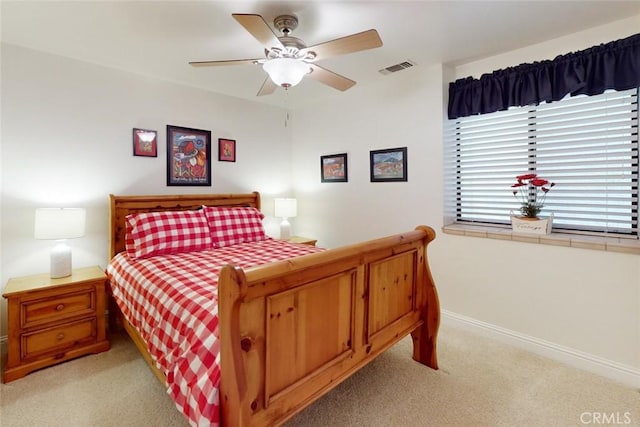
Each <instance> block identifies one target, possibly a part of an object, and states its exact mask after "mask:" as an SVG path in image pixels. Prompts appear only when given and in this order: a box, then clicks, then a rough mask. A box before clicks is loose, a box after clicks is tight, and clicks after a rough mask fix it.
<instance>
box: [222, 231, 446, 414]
mask: <svg viewBox="0 0 640 427" xmlns="http://www.w3.org/2000/svg"><path fill="white" fill-rule="evenodd" d="M434 238H435V232H434V230H433V229H432V228H430V227H426V226H419V227H417V228H416V229H415V230H414V231H410V232H407V233H402V234H397V235H394V236H390V237H386V238H382V239H376V240H372V241H369V242H364V243H359V244H355V245H351V246H345V247H342V248H337V249H331V250H328V251H324V252H320V253H316V254H311V255H306V256H303V257H299V258H294V259H291V260H286V261H281V262H277V263H273V264H268V265H265V266H260V267H255V268H252V269H247V270H245V271H243V270H242V269H239V268H237V267H234V266H226V267H224V268H223V270H222V272H221V274H220V277H219V282H218V286H219V287H218V298H219V316H220V329H219V330H220V331H221V332H220V334H221V337H220V338H221V340H220V341H221V372H222V378H221V384H220V390H221V395H220V400H221V405H222V421H223V423H224V425H229V426H249V425H251V426H255V425H278V424H282V423H283V422H285V421H286V420H288V419H289V418H291V417H292V416H293V415H295V414H296V413H297V412H299V411H301V410H302V409H304V408H305V407H306V406H308V405H309V404H310V403H312V402H313V401H314V400H316V399H318V398H319V397H320V396H322V395H324V394H325V393H327V392H328V391H329V390H331V389H332V388H333V387H335V386H336V385H338V384H339V383H340V382H342V381H343V380H344V379H346V378H347V377H348V376H349V375H351V374H352V373H354V372H355V371H357V370H358V369H360V368H361V367H362V366H364V365H366V364H367V363H368V362H369V361H370V360H372V359H373V358H375V357H376V356H377V355H379V354H380V353H381V352H383V351H385V350H386V349H388V348H389V347H391V346H392V345H393V344H395V343H396V342H398V341H399V340H400V339H402V338H403V337H405V336H407V335H408V334H411V335H412V339H413V358H414V359H415V360H417V361H418V362H420V363H422V364H425V365H427V366H429V367H431V368H433V369H438V362H437V356H436V338H437V333H438V326H439V323H440V308H439V302H438V296H437V292H436V288H435V285H434V282H433V278H432V276H431V272H430V269H429V264H428V260H427V245H428V244H429V242H431V241H432V240H433V239H434Z"/></svg>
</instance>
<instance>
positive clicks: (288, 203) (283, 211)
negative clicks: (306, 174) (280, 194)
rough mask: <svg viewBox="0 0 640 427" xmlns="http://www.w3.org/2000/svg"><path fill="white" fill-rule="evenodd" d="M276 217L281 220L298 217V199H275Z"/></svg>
mask: <svg viewBox="0 0 640 427" xmlns="http://www.w3.org/2000/svg"><path fill="white" fill-rule="evenodd" d="M274 215H275V216H276V217H279V218H294V217H296V216H297V215H298V201H297V200H296V199H275V209H274Z"/></svg>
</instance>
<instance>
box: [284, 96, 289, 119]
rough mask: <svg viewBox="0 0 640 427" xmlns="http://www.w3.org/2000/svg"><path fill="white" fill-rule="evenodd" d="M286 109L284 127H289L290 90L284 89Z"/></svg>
mask: <svg viewBox="0 0 640 427" xmlns="http://www.w3.org/2000/svg"><path fill="white" fill-rule="evenodd" d="M284 107H285V108H286V109H287V112H286V114H285V115H284V127H287V126H288V125H289V90H288V89H287V88H284Z"/></svg>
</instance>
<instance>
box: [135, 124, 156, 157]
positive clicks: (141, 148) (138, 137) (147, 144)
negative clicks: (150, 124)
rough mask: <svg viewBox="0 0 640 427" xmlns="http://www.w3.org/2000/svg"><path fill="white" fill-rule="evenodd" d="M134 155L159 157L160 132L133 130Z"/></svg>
mask: <svg viewBox="0 0 640 427" xmlns="http://www.w3.org/2000/svg"><path fill="white" fill-rule="evenodd" d="M133 155H134V156H141V157H158V132H156V131H155V130H149V129H136V128H133Z"/></svg>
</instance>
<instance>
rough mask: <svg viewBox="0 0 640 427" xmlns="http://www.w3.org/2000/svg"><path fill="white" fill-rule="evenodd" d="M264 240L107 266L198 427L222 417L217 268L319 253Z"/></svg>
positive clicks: (119, 258) (119, 297)
mask: <svg viewBox="0 0 640 427" xmlns="http://www.w3.org/2000/svg"><path fill="white" fill-rule="evenodd" d="M320 250H321V249H320V248H316V247H314V246H309V245H301V244H293V243H287V242H284V241H282V240H276V239H271V238H269V239H267V240H264V241H260V242H253V243H242V244H237V245H233V246H227V247H224V248H221V249H215V250H209V251H199V252H189V253H182V254H176V255H161V256H155V257H151V258H147V259H136V260H132V259H130V258H129V257H128V256H127V255H126V253H124V252H123V253H120V254H118V255H116V256H115V257H114V258H113V259H112V260H111V262H110V264H109V265H108V266H107V274H108V276H109V279H110V281H111V288H112V292H113V297H114V299H115V300H116V302H117V304H118V306H119V307H120V309H121V310H122V313H123V314H124V316H125V317H126V318H127V319H128V320H129V322H131V324H132V325H133V326H134V327H135V328H136V329H137V330H138V331H139V333H140V335H141V336H142V338H143V339H144V340H145V342H146V343H147V347H148V349H149V353H150V354H151V356H152V357H153V359H154V360H155V362H156V365H157V366H158V368H160V370H161V371H162V372H164V373H165V375H166V377H167V382H168V391H167V392H168V393H169V395H170V396H171V397H172V399H173V400H174V401H175V403H176V406H177V407H178V409H179V410H180V411H181V412H182V413H183V414H184V415H185V416H186V417H187V419H188V420H189V422H190V424H191V425H193V426H215V425H218V424H219V422H220V410H219V409H220V408H219V396H218V383H219V380H220V356H219V349H220V344H219V341H218V337H219V335H218V304H217V285H218V273H219V271H220V269H221V268H222V266H224V265H226V264H230V263H233V264H235V265H237V266H240V267H242V268H248V267H252V266H256V265H260V264H266V263H269V262H273V261H279V260H283V259H287V258H292V257H295V256H300V255H305V254H309V253H313V252H318V251H320Z"/></svg>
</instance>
